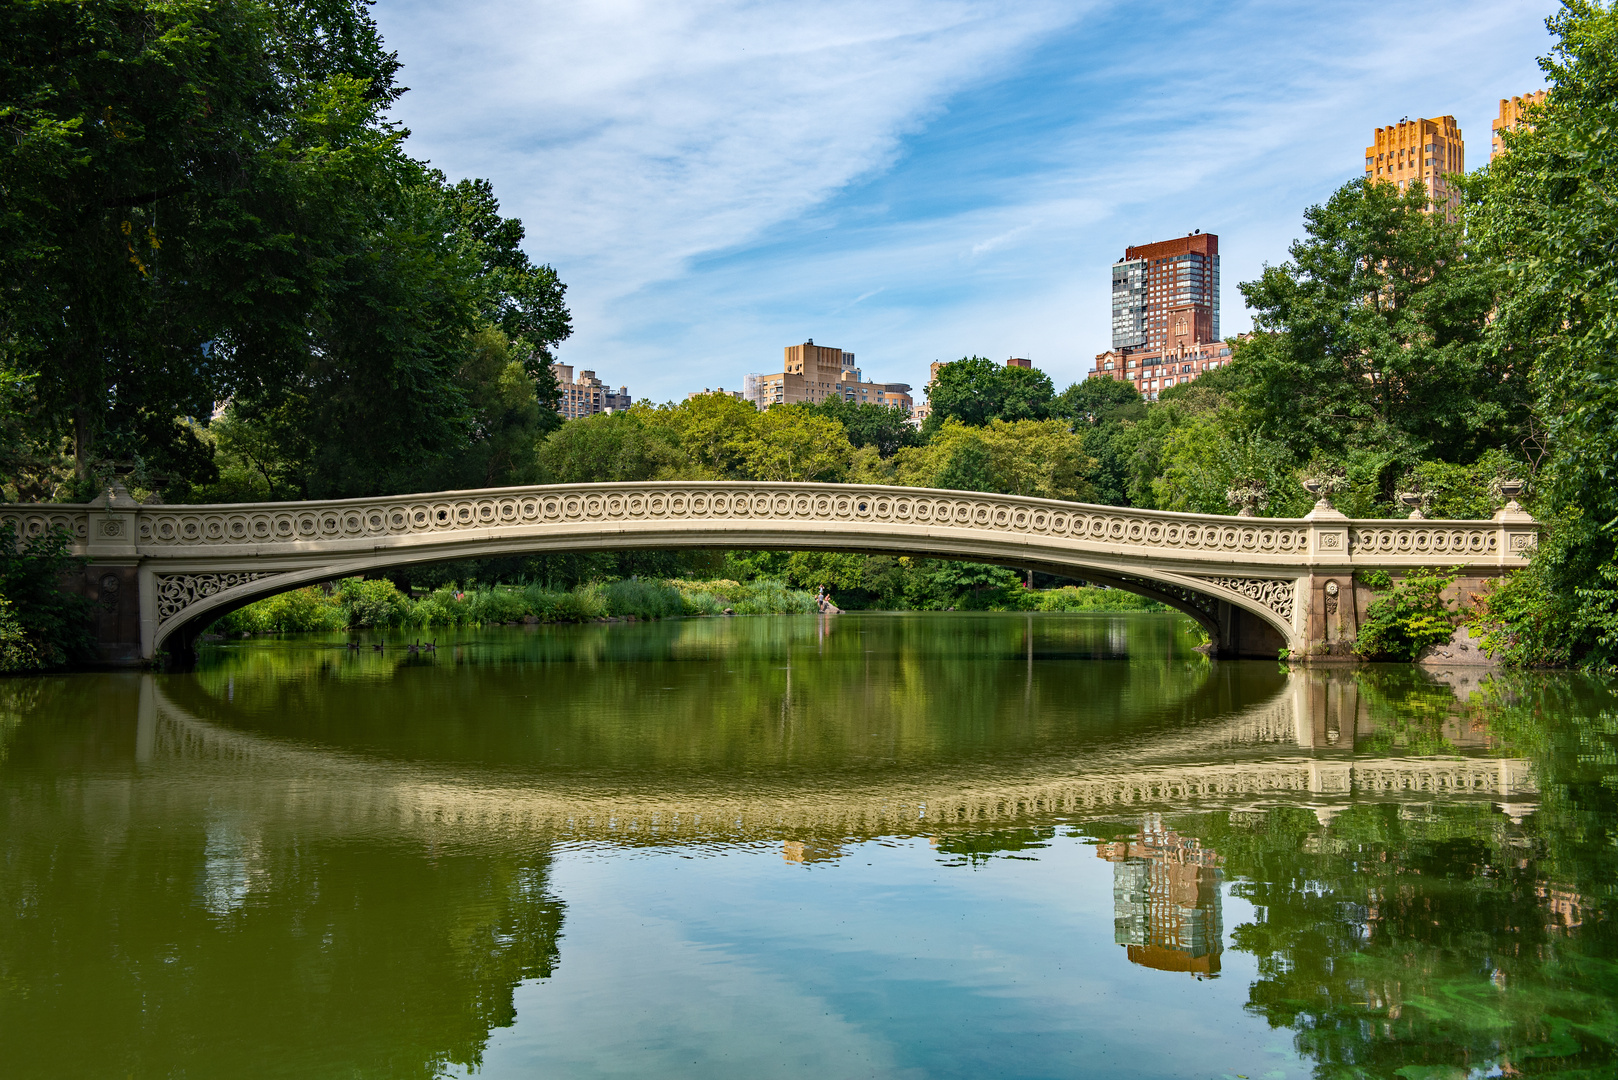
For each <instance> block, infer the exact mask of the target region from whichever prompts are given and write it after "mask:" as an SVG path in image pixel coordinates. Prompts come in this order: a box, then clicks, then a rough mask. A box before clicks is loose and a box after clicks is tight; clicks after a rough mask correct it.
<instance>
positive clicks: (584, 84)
mask: <svg viewBox="0 0 1618 1080" xmlns="http://www.w3.org/2000/svg"><path fill="white" fill-rule="evenodd" d="M1555 7H1556V5H1555V3H1554V2H1552V0H1470V2H1464V3H1463V2H1429V3H1420V2H1405V3H1392V2H1383V0H1359V2H1350V3H1339V4H1304V3H1292V4H1285V3H1266V2H1252V3H1240V2H1237V3H1226V4H1185V3H1181V4H1169V3H1150V2H1136V3H1105V2H1099V0H1097V2H1069V3H1048V2H1043V0H1021V2H1016V3H997V2H990V0H934V2H919V0H887V2H884V3H870V2H856V0H828V2H823V3H813V2H803V0H800V2H790V3H757V2H754V3H748V2H730V0H700V2H681V0H658V2H640V0H592V2H589V3H579V2H572V3H557V2H538V3H515V2H512V0H462V2H460V3H457V4H453V5H450V4H441V3H428V2H424V0H379V3H378V5H377V8H376V13H377V18H378V20H379V22H380V23H381V26H382V30H383V33H384V35H385V36H386V38H387V41H388V44H389V47H390V48H393V49H397V50H398V51H399V54H400V58H401V59H402V60H403V62H404V72H403V78H402V82H403V84H404V85H406V86H408V87H410V88H411V89H410V92H409V93H407V94H406V95H405V96H404V98H403V99H402V101H401V102H400V104H399V106H398V107H397V109H396V112H395V117H396V119H398V120H399V121H401V122H402V123H404V124H405V125H406V126H407V127H409V128H410V129H411V132H412V135H411V140H410V147H411V152H412V153H413V154H415V155H416V156H418V157H423V158H427V159H430V160H431V161H433V162H434V163H435V164H436V165H437V166H438V167H440V168H442V169H443V170H444V171H445V172H446V173H448V174H449V175H450V176H451V177H452V178H458V177H461V176H482V177H488V178H489V179H491V180H492V181H493V182H494V185H495V191H496V193H497V194H498V195H499V197H500V199H501V202H502V207H503V211H504V212H505V213H507V214H509V215H514V216H517V217H520V218H522V219H523V222H524V224H525V225H526V226H527V229H528V240H527V245H526V246H527V248H528V251H529V253H530V255H532V256H533V257H534V258H535V259H536V260H539V261H542V262H549V263H551V264H552V265H553V266H555V267H556V269H557V271H558V272H559V273H560V274H561V277H562V280H563V281H565V282H566V283H567V285H568V300H569V306H570V307H571V309H572V311H573V315H574V325H575V332H574V335H573V337H572V338H571V339H569V340H568V341H567V342H566V343H564V344H563V346H562V348H561V350H560V359H562V360H563V361H564V362H566V363H570V364H574V365H576V366H578V367H581V368H593V369H595V370H596V371H597V372H598V373H599V374H600V376H601V377H602V378H603V379H605V380H607V381H608V382H610V383H612V384H614V385H618V384H627V385H628V386H629V388H630V390H631V392H632V393H633V394H634V395H635V396H636V397H637V398H642V397H650V398H652V399H653V400H656V401H664V400H669V399H671V398H683V397H684V396H685V394H686V393H687V392H688V391H691V390H696V389H702V388H704V387H714V386H726V387H730V388H737V389H739V388H740V385H741V377H742V375H743V374H745V373H747V372H750V371H758V372H764V371H778V370H780V362H781V349H782V347H783V346H785V345H789V344H794V343H797V342H801V341H802V340H804V339H805V338H809V337H812V338H814V339H815V341H816V342H818V343H820V344H822V345H835V346H839V347H841V348H843V349H847V350H850V351H853V352H855V353H856V354H857V355H858V357H859V363H860V366H861V367H862V368H863V370H864V372H865V377H866V378H867V379H878V380H882V381H904V382H910V383H913V384H915V385H916V386H917V387H918V389H919V387H920V385H921V384H922V383H923V382H925V381H926V373H927V365H928V364H929V363H930V362H931V361H933V360H935V359H953V358H955V357H959V356H962V355H965V354H968V353H977V354H980V355H984V356H989V357H991V358H994V359H997V360H1000V359H1004V358H1005V357H1007V356H1011V355H1019V356H1029V357H1032V358H1033V360H1034V362H1035V364H1036V365H1037V366H1039V367H1041V368H1043V369H1044V370H1046V371H1047V372H1049V373H1050V375H1051V377H1052V379H1053V380H1054V381H1055V382H1056V384H1057V386H1058V388H1061V387H1063V386H1066V385H1067V384H1068V383H1069V382H1072V381H1074V380H1076V379H1080V378H1083V376H1084V372H1085V371H1087V370H1088V369H1089V367H1090V364H1091V361H1092V358H1093V357H1094V355H1095V354H1096V353H1097V352H1100V351H1101V350H1103V349H1105V348H1106V347H1107V346H1108V345H1109V343H1110V337H1109V330H1108V297H1107V288H1108V266H1109V265H1110V264H1111V263H1112V262H1113V260H1115V259H1116V258H1118V257H1119V256H1120V255H1121V254H1122V253H1123V248H1124V247H1125V245H1127V244H1132V243H1146V242H1149V241H1153V240H1161V239H1166V238H1169V237H1173V236H1177V235H1183V234H1185V233H1187V232H1190V231H1191V230H1192V229H1197V228H1200V229H1202V230H1204V231H1206V232H1213V233H1217V234H1219V238H1220V251H1221V254H1222V263H1223V265H1222V285H1223V288H1222V293H1221V295H1222V307H1223V312H1222V315H1223V325H1222V330H1223V332H1224V333H1225V334H1226V335H1229V334H1232V333H1235V332H1237V331H1240V330H1243V329H1246V328H1247V327H1248V326H1249V319H1248V316H1247V315H1246V313H1245V312H1244V310H1243V306H1242V301H1241V294H1240V292H1239V291H1238V289H1237V283H1238V282H1240V281H1244V280H1247V279H1250V278H1252V277H1254V276H1255V275H1256V274H1257V273H1258V271H1259V270H1260V268H1261V267H1262V266H1263V264H1264V263H1266V262H1270V263H1275V262H1279V261H1281V260H1282V259H1284V258H1285V257H1286V248H1287V245H1288V244H1289V243H1290V242H1291V241H1292V240H1293V239H1294V238H1295V237H1296V236H1297V235H1298V234H1299V233H1300V232H1301V220H1302V213H1303V210H1304V208H1305V207H1306V206H1308V205H1309V204H1310V203H1314V202H1319V201H1321V200H1323V199H1324V198H1326V197H1327V196H1328V195H1329V194H1330V193H1331V191H1332V190H1333V189H1334V188H1335V187H1337V186H1338V185H1339V184H1341V183H1343V182H1344V181H1346V180H1348V179H1351V178H1352V177H1354V176H1356V175H1358V174H1359V173H1360V172H1361V171H1362V170H1361V164H1362V158H1363V151H1364V148H1365V146H1366V144H1367V143H1368V142H1370V140H1371V136H1372V132H1373V129H1374V128H1375V127H1376V126H1377V125H1379V124H1387V123H1391V122H1395V121H1397V120H1399V119H1400V118H1401V117H1404V116H1411V117H1415V116H1436V115H1444V114H1446V113H1447V114H1453V115H1454V116H1455V117H1456V118H1457V120H1458V121H1459V123H1460V125H1461V127H1462V129H1463V131H1464V133H1465V137H1466V144H1467V146H1466V155H1467V165H1468V167H1469V168H1476V167H1478V166H1479V165H1482V164H1483V163H1484V162H1486V161H1487V159H1488V153H1489V122H1490V120H1491V119H1492V118H1493V117H1494V115H1495V110H1496V106H1497V103H1498V99H1499V98H1501V97H1503V96H1507V95H1510V94H1516V93H1523V92H1526V91H1529V90H1533V89H1536V88H1538V87H1540V86H1541V85H1543V76H1542V74H1541V72H1540V71H1539V68H1538V66H1537V64H1536V58H1537V57H1538V56H1540V55H1542V54H1544V53H1545V52H1547V51H1548V49H1549V46H1550V38H1549V36H1548V34H1547V33H1546V31H1545V28H1544V19H1545V17H1546V16H1547V15H1549V14H1551V13H1552V12H1553V11H1554V10H1555Z"/></svg>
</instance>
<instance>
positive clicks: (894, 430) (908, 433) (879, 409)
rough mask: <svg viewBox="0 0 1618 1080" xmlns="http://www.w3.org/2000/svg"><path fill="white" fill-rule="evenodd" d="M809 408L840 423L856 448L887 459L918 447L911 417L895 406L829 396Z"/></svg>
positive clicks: (918, 437)
mask: <svg viewBox="0 0 1618 1080" xmlns="http://www.w3.org/2000/svg"><path fill="white" fill-rule="evenodd" d="M811 409H812V411H813V412H815V413H816V414H818V415H820V416H824V417H825V418H826V419H828V420H833V421H836V422H837V423H839V424H841V425H842V426H843V431H844V432H845V433H846V434H847V436H848V441H849V442H850V443H852V444H853V446H854V448H855V449H860V448H861V447H867V446H869V447H873V448H874V449H875V450H876V452H877V455H878V456H879V457H882V458H890V457H892V456H893V455H894V454H896V453H898V452H899V451H900V450H903V449H904V448H905V447H907V446H919V445H921V432H920V431H918V430H916V427H915V425H914V424H912V423H911V422H910V417H909V416H908V415H906V413H905V411H904V410H903V409H901V408H900V407H899V406H897V405H876V404H872V403H871V402H865V401H862V402H853V401H844V400H843V399H842V398H840V397H828V398H827V399H826V400H825V401H822V402H821V403H820V404H818V405H814V406H811Z"/></svg>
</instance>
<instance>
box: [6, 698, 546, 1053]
mask: <svg viewBox="0 0 1618 1080" xmlns="http://www.w3.org/2000/svg"><path fill="white" fill-rule="evenodd" d="M81 685H85V686H87V687H88V686H94V687H95V689H96V690H97V691H98V692H97V693H93V694H86V695H84V697H85V699H86V700H84V701H83V702H82V703H80V704H82V705H83V706H84V708H85V712H84V713H83V714H80V716H79V717H74V716H73V714H72V713H70V712H66V711H63V712H60V713H58V714H57V715H56V716H53V717H52V718H51V722H49V723H40V724H37V725H23V727H22V728H21V729H20V730H19V731H18V732H17V733H16V734H15V737H14V738H13V740H12V742H11V747H10V758H9V760H8V761H7V763H6V767H5V770H4V771H3V772H0V860H3V865H4V867H5V872H4V873H3V874H0V907H3V909H4V910H5V911H6V912H7V913H8V917H7V918H6V919H4V920H0V1028H3V1029H4V1030H6V1031H8V1032H12V1033H17V1032H24V1031H26V1032H29V1033H30V1037H29V1038H27V1039H16V1038H13V1039H12V1040H10V1041H9V1042H8V1046H7V1051H6V1053H7V1071H8V1072H9V1073H10V1074H11V1075H17V1076H57V1075H66V1076H124V1075H137V1076H157V1075H161V1076H178V1075H201V1074H207V1075H236V1076H270V1075H288V1076H310V1075H343V1076H349V1075H352V1076H379V1077H380V1076H387V1077H395V1076H433V1075H436V1074H438V1073H439V1072H441V1071H442V1067H443V1066H444V1065H446V1064H447V1063H451V1062H454V1063H461V1064H473V1063H476V1062H477V1061H478V1060H479V1058H480V1055H481V1053H482V1049H483V1047H484V1045H485V1043H486V1041H487V1039H488V1036H489V1032H490V1030H491V1029H493V1028H495V1027H499V1026H504V1025H508V1024H510V1023H511V1022H512V1019H513V1015H514V1014H513V1005H512V992H513V989H514V988H515V986H516V984H517V983H518V982H519V981H520V980H522V979H528V978H537V977H543V976H546V975H548V974H549V973H550V972H551V970H552V968H553V966H554V965H555V963H556V962H557V956H558V953H557V944H556V942H557V937H558V934H559V931H560V927H561V921H562V904H561V903H560V902H559V901H557V900H556V899H554V898H553V897H552V896H551V895H550V893H549V890H548V886H547V872H548V868H549V862H550V859H549V855H548V854H547V852H546V849H544V848H543V847H538V846H536V847H532V848H530V849H528V850H520V849H519V850H512V849H511V848H510V847H509V846H507V845H496V846H490V847H488V848H458V849H453V850H446V849H437V850H435V849H434V848H433V847H432V846H431V845H429V844H424V843H422V842H420V841H416V840H412V839H410V838H407V837H402V836H386V835H373V836H368V837H352V836H351V837H346V838H342V839H338V838H334V837H332V836H329V835H323V834H322V833H321V832H320V831H319V830H318V829H317V828H312V827H310V826H309V825H308V824H307V823H305V822H284V821H276V820H273V819H257V818H251V817H241V816H237V815H234V814H233V813H232V812H231V810H230V809H228V799H225V800H221V803H222V804H223V805H225V806H226V807H227V808H226V809H220V810H214V811H211V812H205V813H198V814H193V815H191V816H189V817H181V816H179V815H177V814H176V813H175V812H174V805H173V802H172V801H171V800H169V799H168V798H166V797H165V793H164V791H163V790H162V789H163V787H164V786H165V785H166V784H170V783H186V782H188V781H185V780H179V781H176V780H175V779H174V778H172V777H170V778H164V777H154V778H150V779H143V777H142V776H141V772H140V770H139V768H138V767H137V765H136V763H135V761H134V745H135V740H134V728H133V724H134V717H135V702H134V701H133V700H132V696H133V695H132V691H133V689H134V687H135V686H137V685H138V684H136V683H133V682H132V681H131V682H129V683H126V685H125V689H127V690H130V691H131V693H129V694H125V695H123V697H124V700H122V701H119V700H118V698H119V694H118V693H117V691H116V687H115V685H113V684H109V682H108V681H105V680H95V681H90V680H86V681H85V682H84V683H82V684H81ZM109 691H110V692H109ZM76 696H78V695H74V694H71V693H70V694H68V695H66V697H67V698H73V697H76ZM75 703H76V702H75V701H73V700H66V699H63V700H59V701H58V702H57V704H58V705H59V706H62V707H63V708H64V709H66V708H68V707H71V706H73V705H74V704H75ZM98 714H99V715H98ZM68 728H71V729H72V730H71V733H68V732H67V731H65V730H64V729H68ZM190 782H199V783H207V782H208V781H207V778H206V777H193V778H191V781H190ZM222 794H223V793H222ZM31 1055H39V1056H38V1057H37V1058H35V1057H32V1056H31Z"/></svg>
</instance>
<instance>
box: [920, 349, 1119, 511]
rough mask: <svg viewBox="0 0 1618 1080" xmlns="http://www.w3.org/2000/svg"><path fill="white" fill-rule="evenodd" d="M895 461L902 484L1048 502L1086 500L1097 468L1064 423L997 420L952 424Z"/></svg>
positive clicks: (943, 426) (953, 422)
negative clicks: (974, 425) (973, 424)
mask: <svg viewBox="0 0 1618 1080" xmlns="http://www.w3.org/2000/svg"><path fill="white" fill-rule="evenodd" d="M1013 370H1016V369H1013ZM894 462H895V466H896V470H897V474H898V480H899V482H900V483H905V484H913V485H917V486H921V487H944V488H954V489H956V490H960V491H996V492H1000V493H1002V494H1006V495H1029V496H1034V497H1037V498H1043V499H1083V498H1085V497H1086V496H1087V495H1089V494H1090V492H1091V487H1090V484H1089V481H1088V479H1086V478H1087V476H1088V475H1089V473H1090V471H1091V470H1092V469H1094V467H1095V460H1094V459H1093V458H1090V457H1088V456H1087V455H1086V454H1085V453H1084V440H1083V438H1082V437H1081V436H1079V435H1076V434H1074V433H1073V431H1072V430H1071V429H1070V428H1069V426H1068V424H1067V423H1066V422H1064V421H1061V420H1019V421H1016V422H1013V423H1007V422H1005V421H1003V420H995V421H993V422H992V423H990V424H989V426H988V427H984V428H972V427H967V426H966V425H964V424H961V423H959V422H957V421H955V420H948V421H946V422H944V423H943V424H941V425H939V427H938V429H937V430H936V432H935V434H934V435H933V437H932V439H931V440H930V441H929V442H928V443H927V445H926V446H921V447H916V448H914V449H910V450H901V451H900V452H899V453H898V454H897V455H895V457H894Z"/></svg>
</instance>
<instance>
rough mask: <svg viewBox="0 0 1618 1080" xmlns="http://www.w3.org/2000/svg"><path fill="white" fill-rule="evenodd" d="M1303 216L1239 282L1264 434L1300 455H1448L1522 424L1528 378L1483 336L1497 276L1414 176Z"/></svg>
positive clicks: (1359, 186) (1343, 196)
mask: <svg viewBox="0 0 1618 1080" xmlns="http://www.w3.org/2000/svg"><path fill="white" fill-rule="evenodd" d="M1304 220H1305V227H1306V230H1307V232H1308V238H1307V239H1304V240H1300V241H1297V242H1296V243H1294V244H1293V245H1292V247H1291V249H1290V253H1291V256H1292V258H1291V260H1290V261H1288V262H1286V263H1283V264H1282V265H1280V266H1275V267H1266V268H1265V270H1264V273H1263V274H1262V275H1261V276H1260V278H1259V279H1258V280H1257V281H1252V282H1246V283H1244V284H1243V285H1242V286H1241V289H1242V295H1243V296H1244V297H1245V298H1246V300H1247V304H1248V306H1249V307H1251V308H1252V309H1253V310H1254V312H1255V313H1256V314H1255V317H1254V325H1255V327H1256V328H1257V330H1258V331H1259V333H1258V334H1257V335H1256V336H1255V337H1254V338H1253V339H1252V341H1250V342H1248V343H1247V344H1246V345H1245V346H1243V347H1242V349H1241V350H1240V354H1239V355H1240V357H1241V359H1242V361H1243V363H1244V364H1245V365H1246V367H1247V386H1246V388H1245V390H1244V394H1243V397H1244V399H1245V404H1246V405H1247V407H1248V408H1249V409H1251V410H1252V412H1253V420H1254V423H1255V424H1256V426H1257V427H1258V428H1259V429H1260V430H1261V431H1263V432H1264V433H1265V434H1266V435H1268V436H1269V437H1272V438H1276V439H1279V440H1281V441H1282V442H1284V443H1286V444H1287V445H1288V446H1289V447H1291V448H1292V450H1293V451H1294V454H1295V455H1296V456H1298V457H1304V456H1307V455H1308V454H1309V453H1311V452H1316V451H1323V452H1326V453H1331V454H1341V453H1343V452H1345V451H1347V450H1348V449H1350V448H1352V447H1364V446H1372V445H1385V446H1389V447H1409V448H1410V449H1411V450H1412V451H1413V452H1414V453H1415V454H1417V455H1419V456H1422V457H1428V456H1430V457H1434V458H1438V459H1440V460H1444V461H1457V462H1466V461H1471V460H1474V459H1475V458H1476V457H1477V455H1478V454H1480V453H1482V452H1483V450H1484V449H1486V448H1487V447H1489V446H1490V445H1496V446H1498V445H1500V444H1501V442H1502V441H1505V440H1510V439H1512V438H1514V435H1520V434H1521V433H1525V430H1526V422H1527V412H1528V401H1527V399H1526V393H1527V389H1526V388H1527V379H1526V377H1525V376H1526V374H1527V373H1526V371H1525V370H1524V369H1523V368H1521V367H1520V366H1518V365H1517V364H1515V363H1514V362H1512V358H1509V357H1502V356H1501V355H1500V354H1498V353H1496V352H1494V351H1493V350H1489V349H1486V348H1485V347H1484V345H1483V335H1484V329H1485V327H1486V325H1487V323H1488V318H1489V314H1490V312H1491V310H1492V309H1493V307H1494V305H1495V302H1496V289H1495V275H1494V273H1493V271H1492V269H1491V268H1490V267H1489V266H1488V265H1487V264H1486V263H1485V262H1483V261H1481V260H1478V259H1475V258H1468V254H1469V252H1468V243H1467V238H1466V233H1465V231H1464V230H1463V228H1462V226H1461V225H1460V224H1459V223H1458V222H1454V221H1451V220H1449V219H1447V218H1446V217H1445V215H1443V214H1442V213H1428V212H1427V193H1426V191H1425V189H1423V188H1422V187H1421V185H1420V184H1413V185H1411V187H1410V189H1409V190H1408V191H1407V192H1400V191H1399V189H1398V188H1397V187H1396V186H1395V185H1393V184H1391V183H1386V182H1370V181H1367V180H1365V179H1363V178H1362V179H1358V180H1353V181H1351V182H1349V183H1348V184H1346V185H1344V186H1343V187H1342V188H1340V189H1339V190H1338V191H1337V192H1336V193H1334V194H1333V195H1332V197H1331V198H1330V199H1328V200H1327V201H1326V203H1325V204H1324V205H1323V206H1313V207H1310V208H1309V209H1308V210H1307V211H1305V213H1304Z"/></svg>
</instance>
